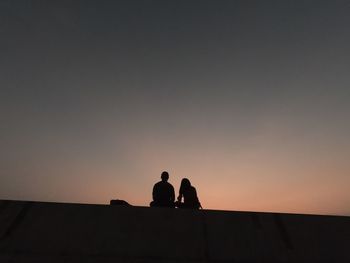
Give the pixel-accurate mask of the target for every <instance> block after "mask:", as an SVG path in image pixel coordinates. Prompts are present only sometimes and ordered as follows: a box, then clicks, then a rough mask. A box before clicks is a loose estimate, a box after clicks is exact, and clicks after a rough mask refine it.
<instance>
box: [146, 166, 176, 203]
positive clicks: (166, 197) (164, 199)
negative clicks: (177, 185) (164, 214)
mask: <svg viewBox="0 0 350 263" xmlns="http://www.w3.org/2000/svg"><path fill="white" fill-rule="evenodd" d="M161 178H162V180H161V181H160V182H158V183H156V184H155V185H154V187H153V192H152V196H153V201H152V202H151V203H150V206H152V207H175V203H174V201H175V191H174V187H173V186H172V185H171V184H170V183H168V179H169V174H168V172H165V171H164V172H162V175H161Z"/></svg>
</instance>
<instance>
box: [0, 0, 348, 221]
mask: <svg viewBox="0 0 350 263" xmlns="http://www.w3.org/2000/svg"><path fill="white" fill-rule="evenodd" d="M349 14H350V1H336V0H335V1H334V0H328V1H323V0H317V1H316V0H313V1H311V0H309V1H308V0H306V1H301V0H300V1H287V0H286V1H281V0H276V1H261V0H259V1H258V0H256V1H246V0H240V1H234V0H232V1H214V0H212V1H193V0H186V1H166V0H160V1H130V0H127V1H97V0H95V1H58V0H57V1H10V0H1V1H0V88H1V93H0V123H1V124H0V125H1V126H0V131H1V134H0V135H1V137H0V198H3V199H26V200H27V199H28V200H43V201H61V202H84V203H108V202H109V200H110V199H112V198H118V199H125V200H127V201H129V202H130V203H132V204H135V205H148V204H149V202H150V201H151V190H152V187H153V184H154V183H155V182H157V181H158V180H159V178H160V173H161V172H162V171H163V170H167V171H169V173H170V182H171V183H173V185H174V187H175V189H178V188H179V183H180V181H181V179H182V178H183V177H187V178H189V179H190V180H191V182H192V183H193V185H194V186H195V187H196V188H197V192H198V194H199V197H200V199H201V201H202V204H203V207H204V208H213V209H227V210H257V211H282V212H299V213H324V214H347V215H350V192H349V190H348V189H349V185H350V162H349V156H350V141H349V134H350V122H349V119H350V103H349V100H350V74H349V69H350V59H349V58H350V57H349V54H350V15H349Z"/></svg>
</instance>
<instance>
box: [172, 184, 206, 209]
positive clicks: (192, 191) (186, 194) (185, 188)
mask: <svg viewBox="0 0 350 263" xmlns="http://www.w3.org/2000/svg"><path fill="white" fill-rule="evenodd" d="M182 198H184V202H183V203H181V200H182ZM175 205H176V206H177V207H178V208H192V209H199V208H202V206H201V204H200V202H199V200H198V196H197V191H196V188H194V187H193V186H192V185H191V182H190V180H188V179H187V178H183V179H182V181H181V186H180V190H179V196H178V198H177V202H176V203H175Z"/></svg>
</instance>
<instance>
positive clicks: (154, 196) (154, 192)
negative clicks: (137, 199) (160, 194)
mask: <svg viewBox="0 0 350 263" xmlns="http://www.w3.org/2000/svg"><path fill="white" fill-rule="evenodd" d="M156 192H157V191H156V185H154V186H153V191H152V198H153V201H154V200H156Z"/></svg>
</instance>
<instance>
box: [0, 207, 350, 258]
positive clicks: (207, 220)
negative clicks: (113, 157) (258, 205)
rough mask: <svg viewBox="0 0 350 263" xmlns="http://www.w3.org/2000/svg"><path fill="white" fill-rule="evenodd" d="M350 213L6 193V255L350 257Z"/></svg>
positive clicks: (1, 248) (0, 220)
mask: <svg viewBox="0 0 350 263" xmlns="http://www.w3.org/2000/svg"><path fill="white" fill-rule="evenodd" d="M349 249H350V218H349V217H340V216H313V215H293V214H276V213H254V212H227V211H208V210H200V211H193V210H179V209H167V208H146V207H120V206H107V205H82V204H62V203H43V202H20V201H0V262H1V263H3V262H4V263H6V262H350V251H349Z"/></svg>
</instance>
